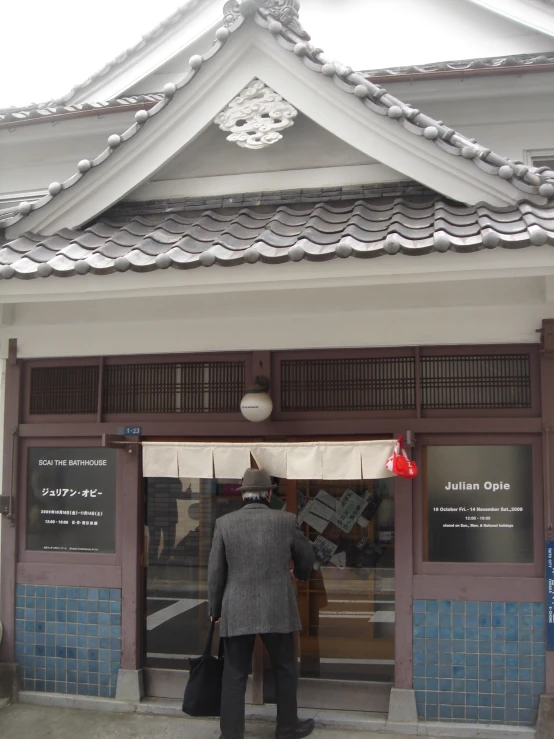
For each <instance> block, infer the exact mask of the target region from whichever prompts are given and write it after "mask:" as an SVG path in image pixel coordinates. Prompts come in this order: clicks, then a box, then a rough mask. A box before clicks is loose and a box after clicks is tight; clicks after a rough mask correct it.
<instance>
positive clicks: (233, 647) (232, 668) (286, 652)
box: [220, 634, 298, 739]
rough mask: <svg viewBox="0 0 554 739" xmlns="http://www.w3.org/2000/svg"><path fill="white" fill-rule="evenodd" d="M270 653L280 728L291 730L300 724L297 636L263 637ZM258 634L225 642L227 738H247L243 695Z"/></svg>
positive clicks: (223, 698)
mask: <svg viewBox="0 0 554 739" xmlns="http://www.w3.org/2000/svg"><path fill="white" fill-rule="evenodd" d="M260 637H261V639H262V641H263V643H264V644H265V647H266V649H267V651H268V652H269V658H270V659H271V666H272V668H273V674H274V675H275V690H276V694H277V726H278V727H279V728H289V727H290V728H292V727H293V726H295V725H296V722H297V705H296V685H297V681H298V678H297V673H296V657H295V653H294V634H260ZM255 640H256V635H255V634H245V635H244V636H231V637H227V638H226V639H224V646H225V667H224V670H223V689H222V694H221V724H220V725H221V733H222V735H223V737H224V739H243V737H244V696H245V692H246V682H247V680H248V673H249V671H250V667H251V665H252V652H253V650H254V642H255Z"/></svg>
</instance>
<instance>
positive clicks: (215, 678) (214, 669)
mask: <svg viewBox="0 0 554 739" xmlns="http://www.w3.org/2000/svg"><path fill="white" fill-rule="evenodd" d="M214 629H215V622H214V621H212V622H211V624H210V631H209V633H208V639H207V641H206V646H205V648H204V654H202V655H200V657H190V658H189V665H190V673H189V680H188V683H187V686H186V688H185V695H184V698H183V712H184V713H188V714H189V716H219V714H220V707H221V682H222V680H223V640H222V639H220V640H219V652H218V655H217V657H214V656H213V655H212V641H213V638H214Z"/></svg>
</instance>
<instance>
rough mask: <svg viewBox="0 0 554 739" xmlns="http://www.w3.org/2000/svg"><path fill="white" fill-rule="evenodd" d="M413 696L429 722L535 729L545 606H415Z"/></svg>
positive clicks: (444, 602)
mask: <svg viewBox="0 0 554 739" xmlns="http://www.w3.org/2000/svg"><path fill="white" fill-rule="evenodd" d="M413 628H414V689H415V694H416V701H417V708H418V713H419V716H420V717H421V718H424V719H426V720H427V721H459V722H462V723H463V722H468V723H487V724H491V723H492V724H516V725H522V726H530V725H532V724H534V723H535V720H536V715H537V707H538V703H539V696H540V694H541V693H543V692H544V686H545V660H546V647H545V638H546V637H545V608H544V604H543V603H496V602H479V603H477V602H458V601H449V600H438V601H437V600H416V601H414V625H413Z"/></svg>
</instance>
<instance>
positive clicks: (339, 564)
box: [264, 479, 395, 710]
mask: <svg viewBox="0 0 554 739" xmlns="http://www.w3.org/2000/svg"><path fill="white" fill-rule="evenodd" d="M278 493H279V494H280V497H281V498H282V499H283V500H285V501H286V502H287V507H288V509H289V510H292V511H294V512H296V513H297V515H298V520H299V522H301V525H302V528H303V529H304V531H305V533H306V534H307V536H308V537H309V538H310V540H311V541H312V542H313V544H314V547H315V550H316V557H317V564H316V569H315V570H314V572H313V573H312V577H311V578H310V580H309V581H308V582H298V583H297V593H298V604H299V608H300V614H301V618H302V625H303V631H302V632H301V634H300V635H299V639H298V645H297V649H298V668H299V676H300V689H299V702H300V704H301V705H305V706H314V707H327V708H344V709H346V708H348V709H350V710H386V704H387V702H388V691H389V690H390V684H391V683H392V682H393V681H394V621H395V606H394V597H395V595H394V496H393V483H392V480H390V479H386V480H373V481H372V480H368V481H361V480H351V481H345V480H341V481H329V480H302V481H290V480H289V481H286V482H283V484H282V485H281V486H280V488H279V490H278ZM264 678H265V685H264V697H265V700H266V701H271V700H272V699H273V698H274V690H273V684H272V676H271V673H270V670H269V665H268V663H267V660H266V662H265V670H264ZM372 695H373V696H374V698H375V701H373V700H372V698H371V696H372Z"/></svg>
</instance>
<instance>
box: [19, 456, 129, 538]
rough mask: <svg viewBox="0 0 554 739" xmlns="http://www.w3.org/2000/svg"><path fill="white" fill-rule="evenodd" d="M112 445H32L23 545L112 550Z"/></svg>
mask: <svg viewBox="0 0 554 739" xmlns="http://www.w3.org/2000/svg"><path fill="white" fill-rule="evenodd" d="M115 510H116V451H115V450H114V449H104V448H99V447H93V448H87V447H63V448H60V447H56V448H53V447H32V448H30V449H29V455H28V470H27V549H32V550H35V551H36V550H40V551H59V552H115Z"/></svg>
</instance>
